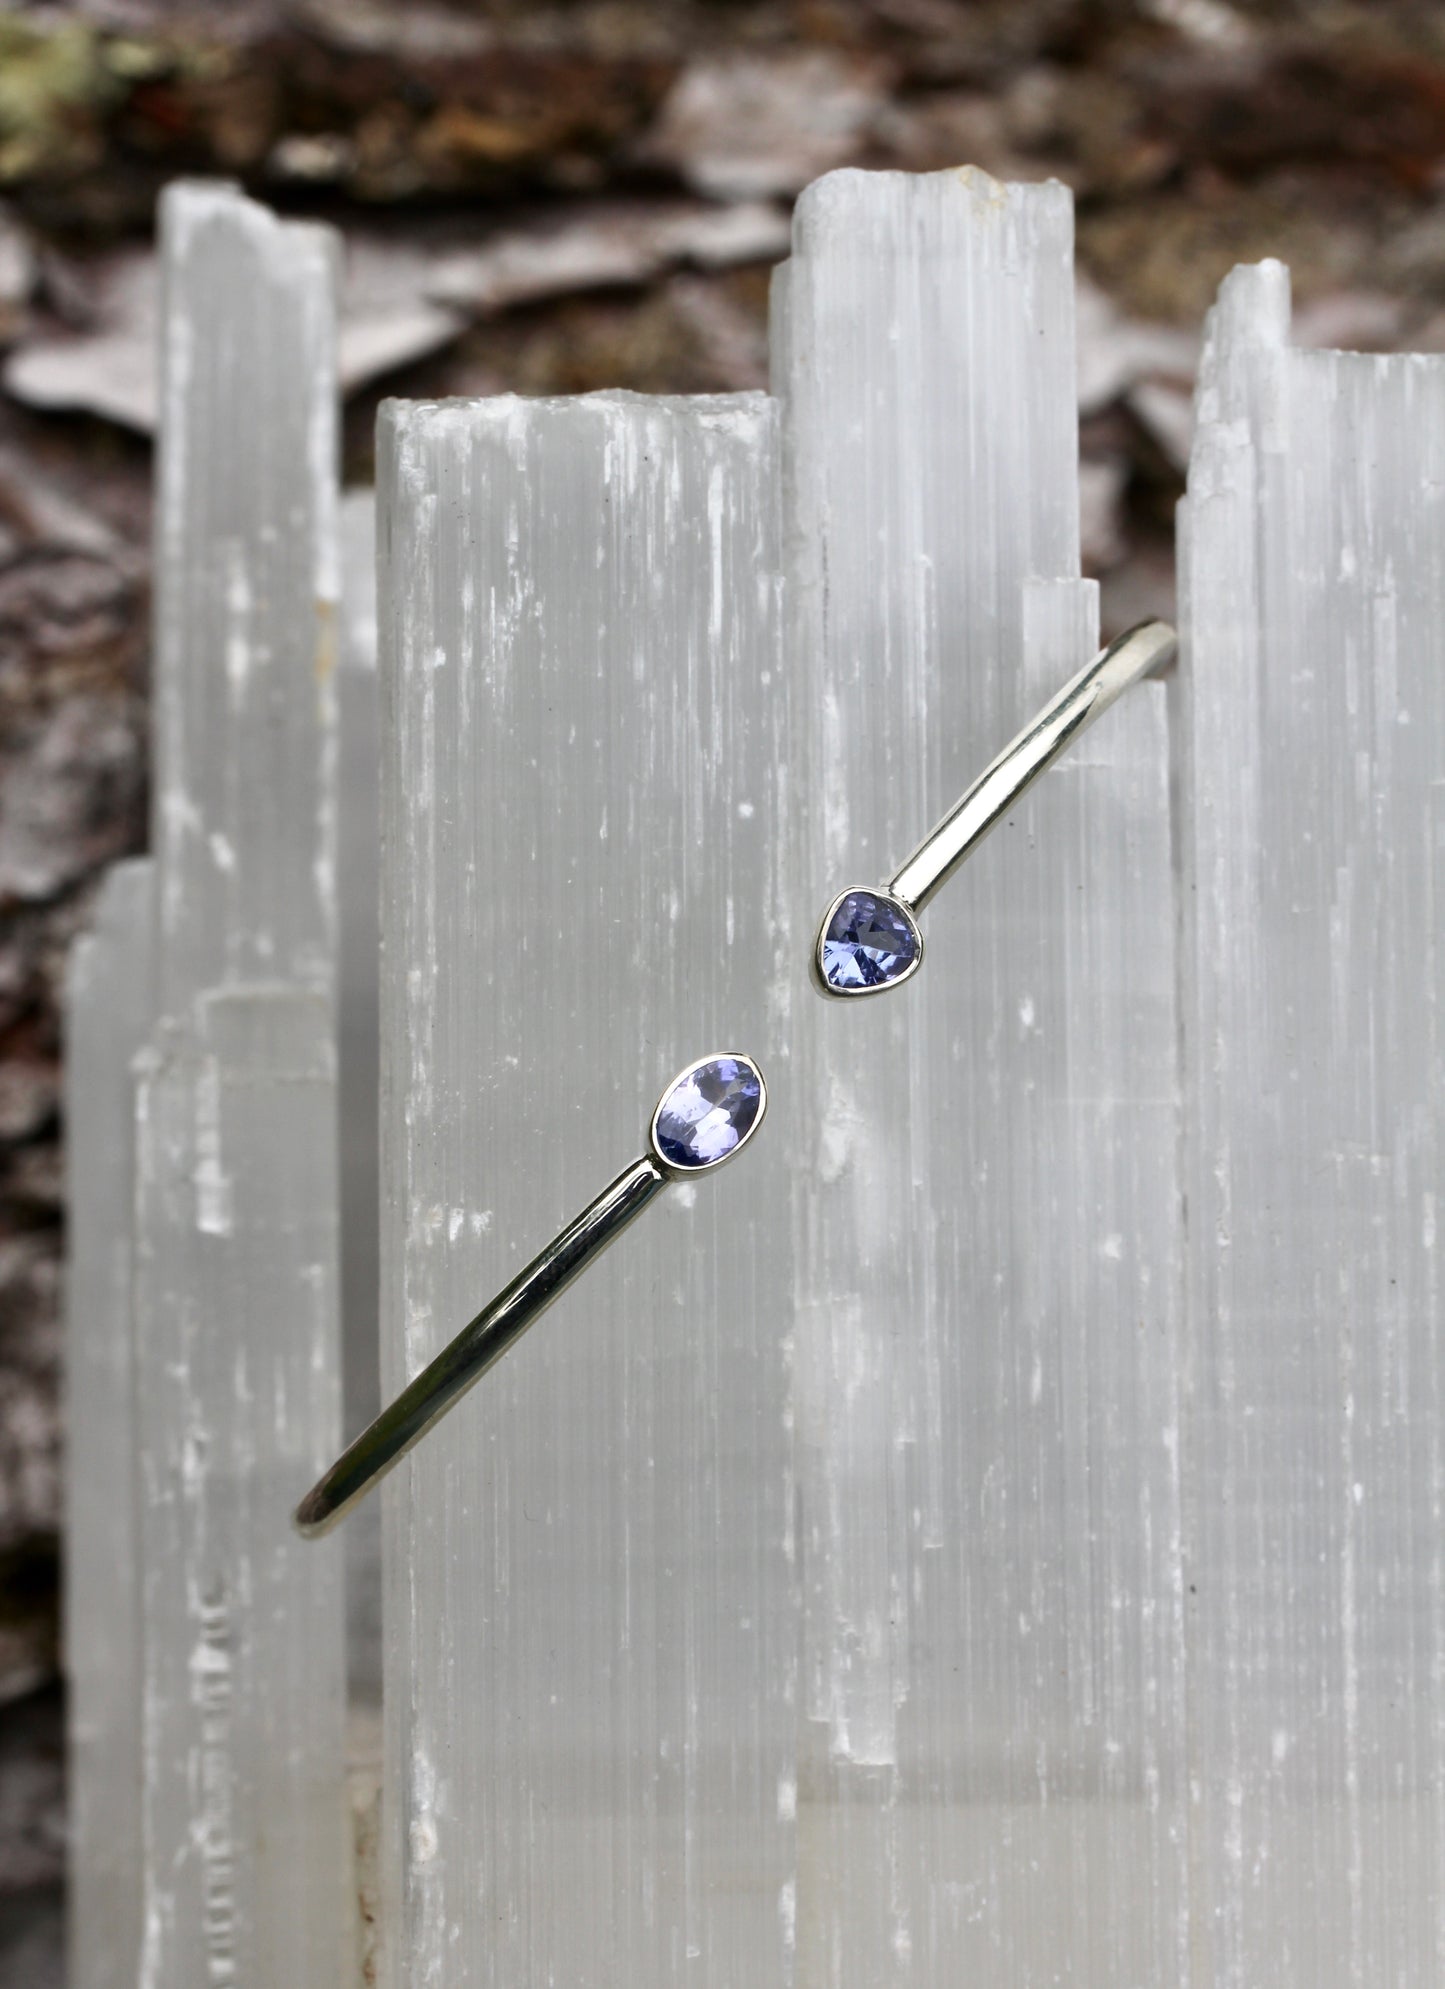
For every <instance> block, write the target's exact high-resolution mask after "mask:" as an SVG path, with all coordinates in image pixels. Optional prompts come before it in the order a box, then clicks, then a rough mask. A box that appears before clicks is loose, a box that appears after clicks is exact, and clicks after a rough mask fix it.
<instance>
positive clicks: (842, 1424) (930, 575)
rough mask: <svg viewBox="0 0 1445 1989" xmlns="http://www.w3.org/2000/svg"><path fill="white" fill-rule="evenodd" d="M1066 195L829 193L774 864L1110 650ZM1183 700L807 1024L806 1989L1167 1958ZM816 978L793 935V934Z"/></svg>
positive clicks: (789, 355) (899, 856)
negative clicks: (786, 817) (916, 940)
mask: <svg viewBox="0 0 1445 1989" xmlns="http://www.w3.org/2000/svg"><path fill="white" fill-rule="evenodd" d="M1071 262H1072V216H1071V210H1070V204H1069V197H1068V195H1067V193H1066V192H1065V190H1064V189H1063V188H1061V187H1058V186H1043V187H1004V186H1000V185H996V184H995V183H993V182H992V181H990V180H988V179H986V178H984V177H983V176H981V175H978V174H974V173H968V172H965V173H958V174H955V173H941V174H936V175H929V176H925V177H908V176H903V175H893V174H860V173H852V172H848V173H838V174H833V175H830V176H829V177H828V178H826V179H824V180H822V181H820V182H818V183H817V184H815V185H814V186H813V187H811V188H810V189H809V190H808V192H807V193H805V194H804V196H803V198H802V200H801V201H800V203H799V206H798V209H797V212H796V215H795V221H794V246H793V257H792V261H791V262H790V263H789V264H788V265H787V266H786V268H785V270H784V272H783V273H782V274H781V276H780V279H779V282H778V286H777V289H776V290H775V306H776V308H777V311H778V317H779V322H778V323H777V326H776V332H777V343H776V347H775V369H774V384H775V387H776V389H777V391H779V392H780V393H781V394H782V396H783V397H784V401H785V450H786V460H787V476H786V481H785V493H786V494H785V519H786V527H787V543H788V546H789V564H788V581H789V586H790V589H791V594H792V613H791V617H790V622H789V633H790V658H789V664H790V670H791V671H792V673H793V681H794V695H795V697H796V699H797V700H798V706H799V710H800V713H801V715H802V718H801V722H800V725H799V734H798V745H797V747H796V748H795V751H794V754H793V758H792V771H791V785H790V794H791V808H792V822H793V825H794V829H795V834H794V838H793V842H792V845H791V850H792V854H791V856H790V859H789V860H790V862H791V863H792V864H793V865H794V866H795V867H796V870H797V872H798V874H799V875H800V876H801V877H803V878H804V879H806V880H807V882H808V884H809V886H810V889H811V895H812V906H813V915H814V916H815V917H816V916H817V915H818V914H819V913H821V911H822V910H823V908H824V907H825V905H826V904H827V902H828V901H829V899H830V898H831V897H832V896H833V894H834V893H835V892H836V891H838V890H840V889H842V888H843V887H844V886H846V885H848V884H852V883H857V884H877V883H881V882H884V881H886V879H887V878H888V877H889V875H890V874H891V873H892V871H893V869H895V868H896V867H897V865H899V864H900V863H901V862H902V861H903V859H904V857H905V856H906V855H907V854H908V853H909V851H910V850H911V848H912V847H913V845H914V844H915V842H916V841H917V840H918V839H919V837H920V836H921V835H922V834H923V833H924V832H925V831H926V830H927V829H928V828H929V827H930V826H931V825H932V823H933V822H934V820H935V819H936V818H937V817H938V816H939V815H940V814H941V813H942V811H943V809H944V808H945V807H946V806H947V805H949V804H950V803H951V802H952V801H954V800H955V799H956V798H957V796H958V795H959V794H960V793H961V792H962V790H963V788H964V787H965V786H966V784H967V783H968V781H969V780H970V779H971V777H972V776H973V775H974V774H975V773H977V772H978V771H979V770H980V769H981V768H982V766H983V765H984V764H985V763H986V762H987V760H988V759H990V758H991V757H992V755H993V754H994V752H995V751H997V749H998V748H999V747H1000V746H1001V745H1002V744H1003V742H1004V741H1005V740H1006V739H1008V738H1009V737H1010V736H1012V734H1013V733H1014V731H1015V730H1017V728H1018V727H1019V725H1020V724H1021V723H1022V722H1023V721H1024V720H1025V719H1026V718H1027V717H1029V716H1030V715H1031V713H1032V711H1033V710H1034V709H1035V708H1036V706H1037V705H1038V704H1039V703H1040V702H1041V701H1042V699H1043V697H1044V696H1046V695H1047V694H1048V693H1049V692H1050V691H1052V690H1053V689H1054V688H1056V687H1057V685H1058V684H1059V683H1061V682H1062V681H1063V680H1064V678H1065V677H1066V676H1067V675H1069V674H1070V673H1071V672H1072V671H1073V670H1074V669H1075V668H1077V667H1078V666H1079V664H1080V663H1081V662H1082V661H1083V660H1084V659H1085V658H1086V656H1087V655H1088V653H1089V652H1090V650H1091V648H1092V647H1093V645H1094V642H1095V636H1096V628H1095V623H1096V616H1097V607H1096V601H1095V596H1094V590H1093V589H1092V587H1090V586H1087V585H1085V584H1084V583H1082V582H1081V581H1080V580H1079V579H1078V577H1077V576H1078V571H1079V549H1078V475H1077V436H1076V415H1075V400H1074V393H1075V387H1074V349H1073V292H1072V266H1071ZM1166 744H1167V742H1166V730H1165V717H1164V706H1163V693H1162V691H1161V690H1160V689H1159V688H1158V687H1155V686H1147V687H1145V688H1143V689H1142V690H1139V691H1136V692H1134V693H1132V694H1131V695H1130V697H1129V698H1128V699H1127V700H1126V701H1125V703H1124V704H1123V705H1121V706H1120V707H1119V708H1118V709H1117V710H1116V711H1115V712H1112V713H1110V714H1109V716H1108V717H1107V718H1106V719H1105V720H1104V721H1103V722H1102V723H1101V725H1100V726H1099V727H1098V729H1097V730H1096V731H1092V732H1090V733H1089V734H1088V736H1087V738H1086V740H1085V741H1084V742H1083V744H1082V745H1081V747H1079V748H1078V749H1076V750H1075V751H1074V752H1073V753H1072V754H1071V755H1070V756H1069V757H1068V758H1067V759H1066V760H1065V761H1064V762H1063V763H1062V764H1061V766H1060V767H1059V768H1058V769H1057V770H1055V771H1054V772H1052V773H1050V774H1049V775H1048V777H1047V779H1046V780H1045V781H1044V782H1043V783H1042V784H1041V786H1040V787H1039V788H1038V789H1037V790H1036V791H1035V793H1033V794H1032V795H1030V796H1029V797H1028V798H1027V799H1026V801H1025V802H1024V803H1023V804H1022V805H1021V806H1020V807H1019V808H1018V809H1017V810H1016V811H1015V812H1014V814H1013V816H1012V817H1011V819H1010V820H1009V822H1008V823H1007V824H1006V825H1005V826H1003V827H1002V828H1000V830H999V832H998V834H997V835H996V837H995V838H994V839H993V840H992V841H991V842H990V843H989V844H988V845H987V846H986V848H985V849H984V850H983V851H982V852H981V853H980V854H979V855H978V856H977V857H976V858H974V859H973V861H972V862H971V863H970V865H969V866H968V868H967V869H966V870H965V871H964V872H963V873H962V874H961V875H960V876H959V877H958V878H957V879H956V880H955V881H954V882H953V883H952V884H951V885H950V886H949V888H948V890H947V891H946V892H945V893H944V894H943V895H942V896H941V897H940V898H939V900H938V901H937V903H936V904H934V905H933V906H932V907H931V908H930V910H929V912H928V914H927V916H926V919H925V925H926V928H927V945H928V955H927V959H926V961H925V963H924V967H923V971H922V973H921V974H920V975H919V977H918V979H917V980H916V982H914V983H913V984H912V985H911V986H910V987H909V988H908V989H907V990H906V991H905V992H899V993H897V994H894V995H886V996H881V997H879V998H878V999H876V1000H870V1001H863V1002H853V1003H848V1002H831V1003H827V1004H824V1003H821V1002H818V1003H815V1004H814V1005H813V1006H811V1007H810V1008H809V1010H808V1012H807V1015H806V1026H803V1023H802V1022H801V1021H800V1022H799V1023H798V1025H797V1026H796V1028H795V1032H794V1034H795V1056H794V1071H793V1079H792V1081H793V1083H794V1085H795V1087H796V1090H797V1106H796V1112H795V1118H796V1121H797V1125H798V1134H797V1137H798V1140H799V1143H800V1145H799V1153H798V1165H799V1173H798V1176H797V1181H796V1204H795V1206H796V1214H797V1223H796V1227H797V1235H798V1239H799V1243H798V1250H799V1261H798V1266H797V1300H798V1311H797V1324H796V1339H797V1352H796V1405H797V1410H796V1414H797V1432H798V1442H799V1454H798V1465H797V1469H798V1480H799V1491H798V1500H799V1511H800V1515H801V1523H800V1541H799V1550H800V1563H801V1572H802V1580H803V1589H804V1618H803V1631H802V1642H803V1677H802V1682H801V1692H802V1707H801V1712H802V1738H801V1741H800V1756H801V1759H800V1789H799V1809H798V1877H797V1885H798V1892H797V1929H798V1955H797V1982H798V1984H799V1985H800V1989H822V1986H823V1985H827V1986H828V1989H854V1986H855V1985H856V1989H879V1985H884V1984H888V1983H895V1982H896V1983H900V1984H901V1983H905V1982H908V1983H923V1984H929V1985H935V1984H943V1983H952V1982H970V1981H971V1982H980V1983H982V1982H985V1981H988V1982H993V1981H1000V1982H1002V1981H1008V1982H1010V1983H1014V1984H1020V1985H1024V1984H1027V1985H1043V1984H1045V1983H1048V1984H1053V1983H1057V1982H1059V1981H1061V1980H1065V1979H1068V1980H1074V1981H1081V1982H1083V1981H1088V1982H1097V1983H1103V1982H1109V1983H1141V1984H1142V1983H1149V1984H1155V1983H1163V1982H1166V1981H1178V1980H1180V1979H1181V1975H1182V1972H1183V1970H1184V1968H1185V1966H1186V1953H1185V1947H1184V1938H1183V1918H1182V1903H1183V1901H1182V1891H1183V1882H1184V1844H1183V1831H1182V1823H1183V1807H1182V1805H1183V1790H1182V1786H1181V1783H1180V1778H1179V1764H1180V1762H1181V1760H1182V1734H1183V1727H1182V1722H1183V1692H1182V1664H1181V1630H1182V1624H1181V1615H1180V1603H1179V1560H1178V1553H1179V1546H1178V1510H1179V1490H1178V1469H1177V1465H1178V1440H1177V1416H1176V1362H1177V1351H1178V1350H1177V1331H1178V1302H1177V1290H1178V1242H1177V1196H1176V1189H1175V1146H1176V1120H1175V1026H1174V949H1173V908H1172V901H1171V888H1170V840H1169V813H1168V776H1167V751H1166ZM803 945H804V946H806V935H803Z"/></svg>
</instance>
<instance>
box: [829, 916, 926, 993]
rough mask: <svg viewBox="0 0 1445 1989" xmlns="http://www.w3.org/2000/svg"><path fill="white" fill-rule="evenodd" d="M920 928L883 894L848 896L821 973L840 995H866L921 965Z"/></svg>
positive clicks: (832, 926) (833, 925)
mask: <svg viewBox="0 0 1445 1989" xmlns="http://www.w3.org/2000/svg"><path fill="white" fill-rule="evenodd" d="M922 950H923V942H922V940H921V939H920V938H919V934H918V927H917V926H916V925H915V924H914V922H913V920H912V918H911V917H910V916H909V914H908V913H907V912H906V911H905V910H904V908H903V906H902V905H901V904H900V903H899V902H898V900H897V899H896V898H890V897H889V896H888V894H887V893H886V892H883V891H845V892H844V893H843V896H842V897H841V898H839V900H838V902H837V903H836V904H835V905H834V907H833V910H832V914H831V916H830V917H829V919H828V923H827V925H826V926H825V927H824V929H823V933H822V936H821V938H820V939H819V941H818V968H819V972H820V973H821V974H822V976H823V979H824V980H825V981H826V982H827V984H828V986H829V987H830V988H835V989H836V990H837V991H838V993H839V994H866V993H868V992H869V991H870V990H871V989H873V988H884V987H887V986H888V985H889V983H890V982H892V981H900V980H902V979H903V977H904V975H905V974H908V973H911V972H912V970H913V969H914V968H915V967H916V966H917V965H918V961H919V957H920V955H921V953H922Z"/></svg>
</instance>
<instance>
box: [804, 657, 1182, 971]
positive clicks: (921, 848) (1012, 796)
mask: <svg viewBox="0 0 1445 1989" xmlns="http://www.w3.org/2000/svg"><path fill="white" fill-rule="evenodd" d="M1177 649H1178V638H1177V637H1176V635H1175V633H1174V630H1173V629H1172V628H1171V627H1170V626H1169V624H1168V622H1161V621H1147V622H1140V623H1139V624H1138V625H1137V626H1136V627H1134V628H1131V629H1129V630H1127V631H1126V632H1125V633H1124V634H1123V635H1121V636H1119V637H1118V638H1117V639H1116V640H1115V641H1113V642H1111V643H1110V644H1109V646H1108V647H1107V648H1106V649H1102V650H1100V652H1099V654H1098V655H1097V656H1096V657H1094V659H1093V661H1092V662H1090V663H1086V664H1085V665H1084V668H1083V669H1082V670H1080V671H1079V673H1078V675H1077V676H1075V677H1071V678H1070V679H1069V681H1068V683H1066V684H1065V685H1064V687H1063V689H1062V690H1060V691H1058V692H1056V693H1055V695H1054V696H1053V697H1052V698H1050V700H1049V702H1048V703H1047V704H1046V705H1045V706H1044V708H1043V710H1042V711H1041V712H1040V713H1039V714H1038V716H1037V717H1036V718H1034V719H1032V720H1031V721H1030V722H1029V724H1027V725H1026V726H1025V727H1024V729H1023V731H1022V732H1020V733H1019V734H1018V736H1017V738H1015V739H1012V740H1010V742H1009V743H1008V745H1007V746H1005V747H1004V749H1003V751H1002V752H1001V753H1000V754H999V755H998V756H997V758H996V759H994V760H992V761H991V762H990V763H989V765H988V766H986V767H985V768H984V770H983V772H982V773H981V774H980V775H979V777H978V779H977V780H976V781H975V782H974V783H973V785H972V786H971V787H970V788H969V790H968V792H967V793H966V794H965V795H964V796H963V797H962V799H961V800H959V801H958V802H957V803H956V804H955V805H954V806H953V807H952V808H950V809H949V811H948V813H947V814H946V815H945V816H944V818H943V820H942V821H941V822H940V823H939V824H938V826H937V827H936V828H935V829H933V830H932V832H931V833H930V834H929V835H927V836H926V837H925V838H924V840H923V841H922V842H921V843H920V844H919V845H918V848H917V849H916V850H914V852H913V854H912V856H910V857H909V858H908V860H907V862H906V863H905V864H904V865H903V866H902V868H901V869H900V870H898V871H897V872H896V873H895V875H894V876H893V878H892V880H891V881H890V883H889V884H888V886H887V888H886V889H884V890H881V891H880V890H875V889H872V888H853V889H850V890H847V891H840V892H839V893H838V896H837V897H836V898H835V899H834V900H833V902H832V904H831V905H829V907H828V909H827V911H826V912H825V913H824V914H823V918H822V922H821V924H820V925H819V927H818V937H817V941H816V943H815V946H814V957H813V971H814V977H815V979H816V981H817V984H818V986H819V987H820V988H821V990H822V991H823V993H824V994H828V995H841V996H845V997H849V998H851V997H853V996H856V995H870V994H880V993H881V992H882V991H883V989H884V988H891V987H897V986H899V985H900V984H901V983H902V982H904V981H906V980H908V979H910V978H911V976H912V975H914V974H916V973H917V971H918V969H919V967H920V966H921V965H922V964H923V934H922V932H921V931H920V930H919V926H918V914H919V913H920V912H921V911H922V910H923V908H924V906H925V905H926V904H927V903H928V902H929V900H930V899H931V898H932V897H933V895H934V894H935V892H937V891H938V890H939V889H940V888H941V887H942V886H943V885H944V884H946V883H947V881H948V879H949V878H950V877H951V876H952V875H953V873H954V871H955V870H957V869H958V866H959V865H960V864H961V863H962V862H964V860H965V859H966V858H967V857H970V856H972V854H973V852H974V851H975V850H976V849H977V848H978V846H979V844H980V843H981V842H982V841H983V839H984V837H985V836H986V835H987V834H988V832H989V830H990V829H992V828H995V827H996V826H997V824H998V823H999V822H1000V821H1001V820H1002V819H1003V817H1004V816H1005V815H1006V814H1007V813H1008V811H1009V809H1010V808H1011V807H1012V806H1013V804H1014V802H1016V801H1017V800H1018V798H1019V796H1020V795H1021V794H1023V793H1024V792H1025V791H1026V789H1028V788H1030V787H1032V786H1033V784H1034V782H1035V781H1036V780H1037V779H1038V778H1039V775H1040V774H1042V773H1044V772H1046V771H1047V769H1048V768H1049V767H1051V766H1052V765H1053V763H1054V761H1055V760H1056V759H1057V758H1058V757H1059V755H1060V753H1062V752H1063V751H1064V749H1065V748H1066V747H1067V746H1068V745H1069V744H1070V743H1071V742H1072V741H1073V740H1074V739H1076V738H1077V737H1078V735H1079V734H1080V733H1081V732H1082V731H1084V730H1085V728H1086V727H1087V726H1090V725H1092V724H1093V722H1094V720H1095V719H1096V718H1099V717H1101V716H1102V715H1103V714H1104V712H1106V711H1107V710H1108V709H1109V706H1110V705H1111V704H1113V702H1114V701H1115V699H1116V698H1118V697H1121V696H1122V695H1123V693H1124V692H1125V691H1127V690H1128V689H1129V687H1130V685H1131V684H1137V683H1138V682H1139V680H1140V679H1141V678H1142V677H1147V676H1151V675H1153V674H1155V673H1156V672H1158V671H1160V670H1163V669H1165V668H1167V667H1168V665H1169V664H1170V663H1172V662H1173V660H1174V657H1175V654H1176V652H1177Z"/></svg>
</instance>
